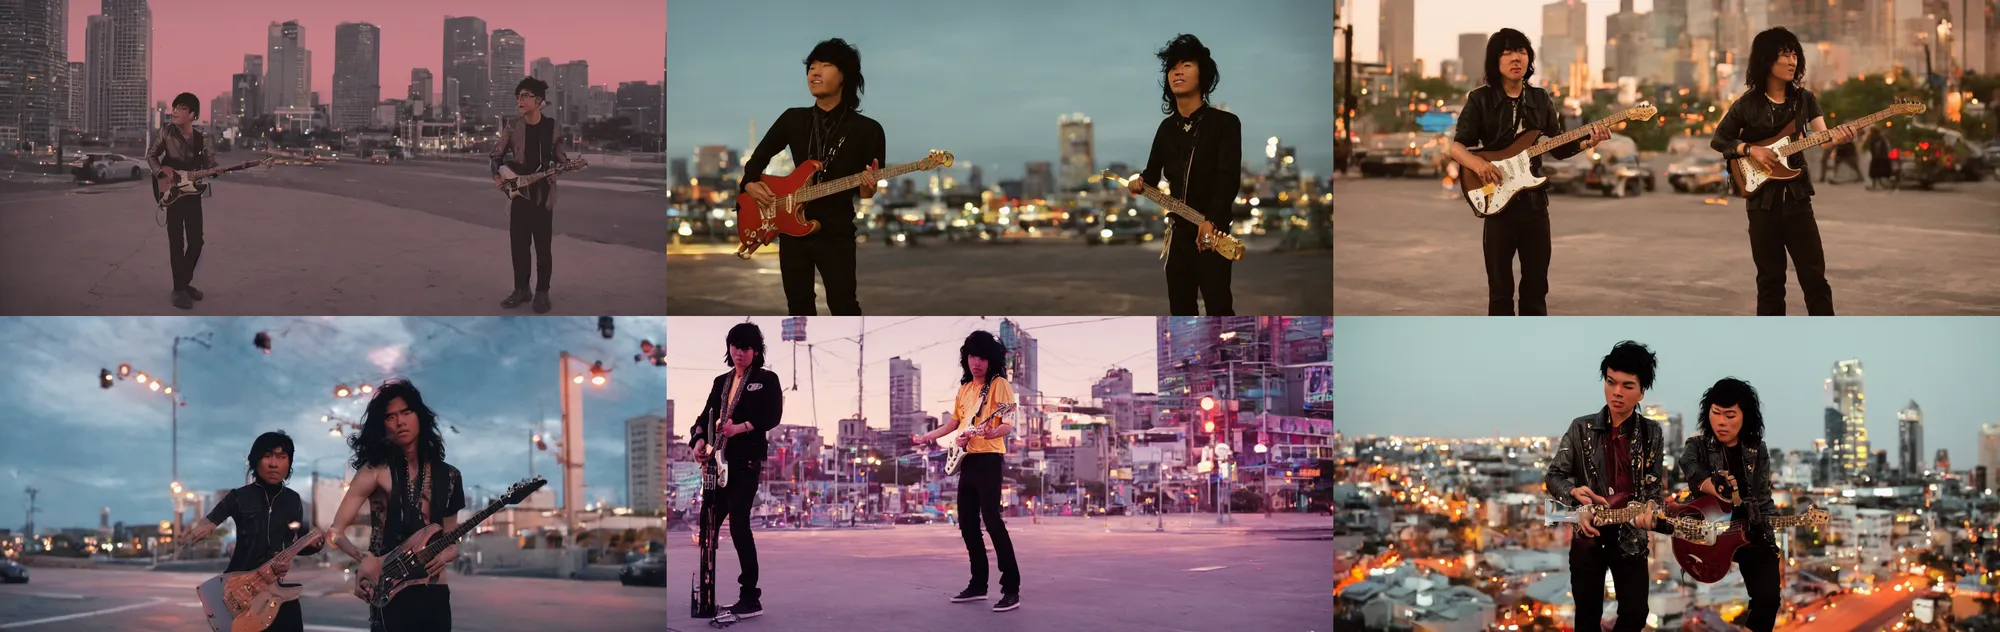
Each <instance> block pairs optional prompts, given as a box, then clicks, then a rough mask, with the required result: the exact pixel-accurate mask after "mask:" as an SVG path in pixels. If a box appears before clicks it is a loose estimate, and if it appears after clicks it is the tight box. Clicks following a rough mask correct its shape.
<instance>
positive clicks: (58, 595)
mask: <svg viewBox="0 0 2000 632" xmlns="http://www.w3.org/2000/svg"><path fill="white" fill-rule="evenodd" d="M22 594H23V595H26V596H29V597H41V598H43V599H56V600H60V601H82V600H83V595H69V594H63V593H22Z"/></svg>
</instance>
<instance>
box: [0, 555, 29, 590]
mask: <svg viewBox="0 0 2000 632" xmlns="http://www.w3.org/2000/svg"><path fill="white" fill-rule="evenodd" d="M0 583H8V584H25V583H28V567H26V566H22V565H20V564H17V563H15V562H14V560H6V559H0Z"/></svg>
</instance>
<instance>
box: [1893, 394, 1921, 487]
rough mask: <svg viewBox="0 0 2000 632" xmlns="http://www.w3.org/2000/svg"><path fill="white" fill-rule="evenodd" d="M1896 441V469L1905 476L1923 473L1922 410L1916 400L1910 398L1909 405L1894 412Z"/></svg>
mask: <svg viewBox="0 0 2000 632" xmlns="http://www.w3.org/2000/svg"><path fill="white" fill-rule="evenodd" d="M1896 443H1897V445H1898V447H1899V448H1900V451H1899V452H1897V454H1896V456H1897V457H1898V458H1899V459H1900V460H1899V461H1898V464H1897V467H1898V469H1901V470H1902V471H1903V474H1905V475H1907V476H1913V477H1914V476H1921V475H1923V473H1924V468H1923V465H1922V464H1923V453H1924V411H1923V409H1920V408H1918V407H1917V400H1914V399H1913V400H1910V405H1909V406H1905V407H1904V408H1903V410H1902V411H1901V412H1898V413H1896Z"/></svg>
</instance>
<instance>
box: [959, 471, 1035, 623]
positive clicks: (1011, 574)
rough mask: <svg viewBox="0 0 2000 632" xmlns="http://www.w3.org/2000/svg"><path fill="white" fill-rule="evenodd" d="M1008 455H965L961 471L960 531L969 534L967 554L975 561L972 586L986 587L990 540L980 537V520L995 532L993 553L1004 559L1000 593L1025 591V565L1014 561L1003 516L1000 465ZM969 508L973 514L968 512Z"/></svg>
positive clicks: (967, 536) (1001, 561) (1001, 563)
mask: <svg viewBox="0 0 2000 632" xmlns="http://www.w3.org/2000/svg"><path fill="white" fill-rule="evenodd" d="M1005 460H1006V457H1003V456H1001V455H1000V454H998V453H993V452H981V453H977V454H967V455H965V460H964V461H962V462H960V463H959V470H958V533H959V535H962V536H965V554H966V556H967V557H968V558H970V559H971V562H972V584H971V587H972V588H976V589H980V590H985V589H986V582H987V575H986V543H985V542H982V541H981V540H980V538H979V521H980V519H981V518H984V519H985V521H986V532H987V533H991V534H993V554H994V555H996V556H999V558H1000V592H1002V593H1005V594H1009V595H1012V594H1016V593H1018V592H1020V590H1021V567H1019V566H1016V565H1015V564H1014V540H1013V539H1011V538H1008V537H1007V521H1005V520H1002V519H1001V518H1000V466H1001V464H1002V463H1004V462H1005ZM968 511H970V512H973V513H967V512H968Z"/></svg>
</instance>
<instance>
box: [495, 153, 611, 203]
mask: <svg viewBox="0 0 2000 632" xmlns="http://www.w3.org/2000/svg"><path fill="white" fill-rule="evenodd" d="M588 166H590V163H588V162H585V161H584V160H583V159H581V158H578V159H575V160H570V161H568V162H564V163H562V164H559V165H556V166H555V167H554V168H551V169H549V170H548V171H539V172H535V173H530V174H526V175H522V174H518V173H514V169H513V168H512V167H507V166H501V167H500V179H501V181H500V190H501V191H502V192H505V193H506V194H507V197H509V198H512V199H521V198H525V197H528V187H531V186H534V185H535V183H536V182H541V181H542V180H544V179H547V178H549V177H552V176H555V175H558V174H562V173H568V172H571V171H576V170H578V169H582V168H584V167H588Z"/></svg>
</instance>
